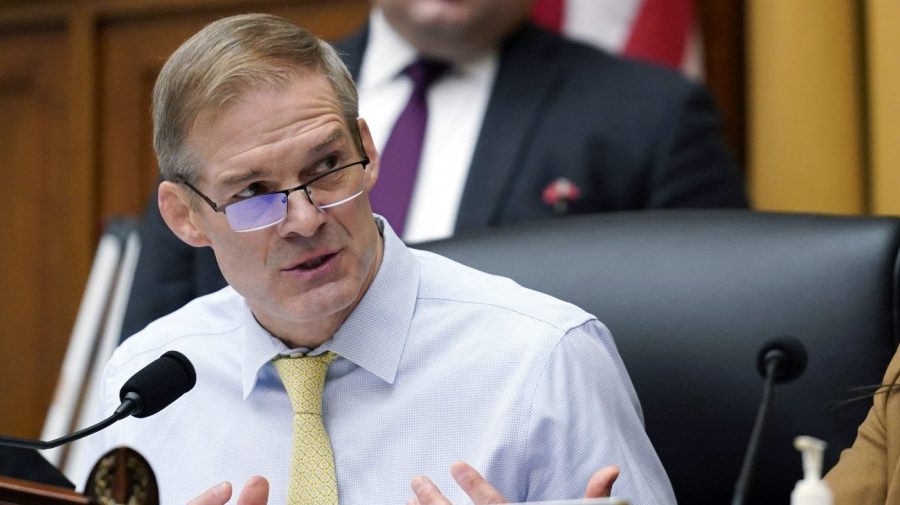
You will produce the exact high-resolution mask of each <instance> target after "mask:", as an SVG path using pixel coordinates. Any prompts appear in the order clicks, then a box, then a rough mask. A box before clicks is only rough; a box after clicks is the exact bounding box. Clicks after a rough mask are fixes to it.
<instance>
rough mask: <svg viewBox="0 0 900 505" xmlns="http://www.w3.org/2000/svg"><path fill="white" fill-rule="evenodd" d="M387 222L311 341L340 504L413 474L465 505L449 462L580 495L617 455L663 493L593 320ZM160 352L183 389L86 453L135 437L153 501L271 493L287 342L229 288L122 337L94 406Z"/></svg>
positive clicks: (97, 439)
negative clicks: (249, 483)
mask: <svg viewBox="0 0 900 505" xmlns="http://www.w3.org/2000/svg"><path fill="white" fill-rule="evenodd" d="M384 235H385V253H384V259H383V263H382V265H381V268H380V270H379V272H378V274H377V276H376V278H375V280H374V281H373V284H372V286H371V287H370V289H369V290H368V292H367V293H366V295H365V296H364V297H363V299H362V300H361V302H360V303H359V305H358V306H357V307H356V309H355V310H354V312H353V313H352V314H351V315H350V317H349V318H348V319H347V321H346V322H345V323H344V324H343V325H342V326H341V327H340V329H339V330H338V331H337V333H335V335H334V337H333V338H332V339H331V340H329V341H327V342H325V343H324V344H323V345H322V346H321V347H320V348H318V349H315V350H313V351H312V354H317V353H319V352H321V351H324V350H332V351H334V352H336V353H337V354H338V355H339V356H340V358H338V359H337V360H336V361H335V362H334V363H333V364H332V365H331V367H330V369H329V371H328V376H327V379H326V385H325V396H324V417H325V426H326V429H327V431H328V434H329V437H330V439H331V443H332V446H333V448H334V455H335V463H336V467H337V479H338V487H339V494H340V502H341V503H342V504H360V505H371V504H374V505H381V504H385V505H387V504H397V505H401V504H404V503H406V500H408V499H409V498H410V497H411V496H412V491H411V490H410V481H411V480H412V478H413V477H414V476H416V475H420V474H421V475H427V476H428V477H430V478H431V479H432V480H433V481H434V482H435V483H436V484H437V485H438V487H440V488H441V490H442V491H443V492H444V494H445V495H447V496H448V497H449V498H450V500H451V501H452V502H453V503H456V504H463V503H470V500H469V499H468V498H467V497H466V496H465V495H464V493H462V491H461V490H460V489H459V488H458V487H457V486H456V484H455V483H454V482H453V480H452V477H451V476H450V473H449V469H450V465H451V463H453V462H454V461H458V460H465V461H468V462H469V463H471V464H472V465H474V466H475V468H477V469H478V470H480V471H481V472H482V473H483V474H484V476H485V477H486V478H487V479H488V480H489V481H490V482H491V483H492V484H493V485H494V486H495V487H497V488H498V489H499V491H500V492H501V493H503V494H504V495H505V496H506V497H507V498H508V499H510V501H536V500H549V499H560V498H577V497H580V496H581V494H582V493H583V491H584V487H585V485H586V484H587V481H588V478H589V477H590V475H591V474H592V473H593V472H594V471H595V470H596V469H598V468H599V467H601V466H603V465H607V464H617V465H619V466H620V467H621V469H622V474H621V477H620V478H619V480H618V482H617V483H616V484H615V487H614V488H613V491H614V494H615V495H618V496H622V497H625V498H628V499H629V500H630V501H631V503H632V504H633V505H642V504H656V503H661V504H669V503H675V498H674V495H673V494H672V490H671V486H670V484H669V481H668V479H667V477H666V475H665V473H664V471H663V468H662V466H661V464H660V462H659V460H658V458H657V457H656V454H655V452H654V450H653V447H652V446H651V445H650V442H649V441H648V439H647V436H646V434H645V432H644V428H643V422H642V417H641V412H640V405H639V404H638V400H637V398H636V396H635V393H634V390H633V389H632V386H631V382H630V380H629V378H628V375H627V373H626V371H625V369H624V366H623V365H622V361H621V360H620V358H619V355H618V353H617V351H616V348H615V344H614V343H613V340H612V338H611V336H610V334H609V332H608V331H607V329H606V327H604V326H603V325H602V324H601V323H600V322H598V321H597V320H596V319H595V318H594V317H593V316H591V315H589V314H587V313H585V312H584V311H582V310H580V309H578V308H577V307H574V306H572V305H570V304H567V303H564V302H561V301H559V300H556V299H554V298H551V297H549V296H546V295H543V294H540V293H537V292H534V291H531V290H528V289H525V288H522V287H521V286H519V285H517V284H515V283H514V282H512V281H510V280H508V279H504V278H500V277H495V276H491V275H487V274H485V273H482V272H478V271H476V270H473V269H470V268H467V267H465V266H462V265H460V264H458V263H455V262H453V261H450V260H448V259H446V258H443V257H441V256H437V255H434V254H431V253H427V252H422V251H415V250H411V249H408V248H407V247H406V246H404V245H403V243H402V242H401V241H400V240H399V239H398V238H397V237H396V235H395V234H394V232H393V231H392V230H391V229H390V227H389V226H385V230H384ZM548 268H552V265H548ZM170 349H176V350H179V351H181V352H182V353H184V354H185V355H186V356H187V357H188V358H190V360H191V361H192V362H193V363H194V366H195V368H196V370H197V385H196V387H195V388H194V389H193V390H191V391H190V392H189V393H187V394H186V395H185V396H184V397H182V398H181V399H179V400H178V401H176V402H175V403H174V404H172V405H171V406H169V407H168V408H167V409H165V410H163V411H162V412H160V413H159V414H156V415H155V416H153V417H149V418H146V419H136V418H129V419H126V420H124V421H121V422H119V423H117V424H116V425H114V426H113V427H112V428H110V429H108V430H106V431H105V432H102V433H100V434H98V435H96V436H94V437H93V439H92V441H91V443H90V444H89V449H88V450H87V451H86V453H87V460H86V461H90V462H93V461H96V460H97V458H99V456H100V454H102V453H103V452H105V451H106V450H108V449H110V448H112V447H115V446H118V445H126V446H130V447H132V448H134V449H136V450H138V451H139V452H140V453H141V454H143V455H144V456H145V457H146V458H147V459H148V460H149V462H150V464H151V465H152V466H153V469H154V471H155V472H156V477H157V479H158V482H159V489H160V497H161V501H162V503H163V504H183V503H185V502H187V501H188V500H190V499H191V498H193V497H194V496H196V495H198V494H199V493H201V492H202V491H204V490H205V489H207V488H208V487H210V486H212V485H214V484H216V483H218V482H220V481H222V480H229V481H231V482H232V484H233V485H234V487H235V494H234V498H233V500H232V501H235V500H236V497H237V494H238V493H239V492H240V488H241V487H242V486H243V483H244V482H245V481H246V479H247V478H248V477H250V476H251V475H256V474H259V475H263V476H265V477H267V478H268V479H269V481H270V483H271V492H270V503H284V500H285V498H284V497H285V487H286V485H287V483H288V478H289V468H288V464H289V461H290V455H291V443H292V434H291V416H292V412H291V404H290V401H289V400H288V397H287V395H286V393H285V390H284V387H283V386H282V384H281V381H280V380H279V378H278V374H277V373H276V371H275V370H274V368H273V366H272V365H271V363H270V360H271V359H272V358H273V357H275V356H277V355H279V354H282V353H288V352H290V350H289V349H287V348H286V347H285V345H284V344H283V343H282V342H281V341H280V340H278V339H276V338H274V337H273V336H272V335H270V334H269V333H268V332H267V331H266V330H264V329H263V328H262V327H260V326H259V324H258V323H257V322H256V320H255V319H254V317H253V316H252V314H251V313H250V311H249V309H248V308H247V305H246V303H245V302H244V299H243V298H242V297H241V296H240V295H238V294H237V293H236V292H235V291H234V290H232V289H231V288H225V289H223V290H221V291H219V292H217V293H214V294H211V295H208V296H205V297H202V298H199V299H197V300H195V301H193V302H192V303H190V304H188V305H187V306H185V307H184V308H182V309H181V310H179V311H177V312H175V313H173V314H171V315H169V316H166V317H164V318H162V319H159V320H158V321H156V322H154V323H153V324H151V325H150V326H148V327H147V328H146V329H145V330H143V331H141V332H140V333H138V334H137V335H135V336H133V337H131V338H129V339H128V340H127V341H126V342H125V343H124V344H123V345H122V346H121V347H120V348H119V349H118V350H117V351H116V352H115V354H114V356H113V358H112V359H111V360H110V363H109V365H108V367H107V369H106V372H105V375H104V383H103V398H104V401H103V405H102V408H101V409H100V412H102V413H105V414H108V413H111V412H112V411H113V410H114V409H115V407H116V406H118V404H119V401H118V391H119V388H120V387H121V385H122V384H123V383H124V382H125V380H127V379H128V377H130V376H131V375H132V374H133V373H134V372H136V371H137V370H139V369H140V368H141V367H143V366H144V365H146V364H147V363H148V362H150V361H152V360H153V359H155V358H157V357H159V356H160V355H161V354H162V353H163V352H165V351H167V350H170ZM83 473H85V474H86V470H83ZM77 478H78V479H79V480H78V482H79V483H83V482H84V475H81V476H79V477H77Z"/></svg>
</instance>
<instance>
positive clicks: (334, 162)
mask: <svg viewBox="0 0 900 505" xmlns="http://www.w3.org/2000/svg"><path fill="white" fill-rule="evenodd" d="M336 166H338V156H337V155H336V154H333V155H331V156H329V157H327V158H325V159H324V160H322V161H320V162H319V164H318V165H316V168H315V169H313V172H312V174H311V175H312V176H313V177H315V176H317V175H322V174H324V173H325V172H327V171H329V170H331V169H333V168H335V167H336Z"/></svg>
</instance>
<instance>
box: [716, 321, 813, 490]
mask: <svg viewBox="0 0 900 505" xmlns="http://www.w3.org/2000/svg"><path fill="white" fill-rule="evenodd" d="M756 366H757V369H758V370H759V373H760V374H761V375H762V376H763V378H764V379H765V381H766V383H765V386H764V389H763V397H762V400H760V404H759V410H758V411H757V413H756V421H754V422H753V431H752V432H751V434H750V443H749V444H747V452H746V453H745V454H744V463H743V464H742V465H741V473H740V475H739V476H738V480H737V482H736V483H735V485H734V498H733V499H732V501H731V504H732V505H743V503H744V501H745V500H746V499H747V492H748V491H749V490H750V484H751V482H752V480H753V470H754V469H755V468H756V459H757V457H756V453H757V451H758V449H759V442H760V438H761V436H762V430H763V428H764V427H765V424H766V420H767V419H768V417H769V412H770V410H771V407H772V399H773V391H774V386H775V383H778V384H784V383H786V382H790V381H792V380H794V379H796V378H797V377H800V375H801V374H802V373H803V371H804V370H806V348H805V347H804V346H803V343H802V342H800V341H799V340H797V339H796V338H795V337H792V336H787V335H786V336H781V337H776V338H774V339H772V340H769V341H768V342H766V343H765V344H763V346H762V348H760V350H759V354H758V355H757V357H756Z"/></svg>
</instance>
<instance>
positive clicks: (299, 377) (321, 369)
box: [272, 351, 337, 415]
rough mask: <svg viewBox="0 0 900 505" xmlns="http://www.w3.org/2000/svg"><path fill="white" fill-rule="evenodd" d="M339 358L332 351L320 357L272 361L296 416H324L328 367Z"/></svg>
mask: <svg viewBox="0 0 900 505" xmlns="http://www.w3.org/2000/svg"><path fill="white" fill-rule="evenodd" d="M336 357H337V355H336V354H335V353H333V352H331V351H328V352H325V353H323V354H320V355H318V356H300V357H297V358H277V359H275V360H273V361H272V364H273V365H275V370H277V371H278V376H279V377H281V382H283V383H284V389H285V390H286V391H287V394H288V397H289V398H290V399H291V406H292V407H293V409H294V413H295V414H314V415H322V391H323V390H324V389H325V374H326V373H327V372H328V365H330V364H331V362H332V361H334V359H335V358H336Z"/></svg>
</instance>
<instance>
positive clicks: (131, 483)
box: [84, 447, 159, 505]
mask: <svg viewBox="0 0 900 505" xmlns="http://www.w3.org/2000/svg"><path fill="white" fill-rule="evenodd" d="M84 494H86V495H87V496H89V497H90V498H92V499H93V500H94V501H95V502H96V503H98V504H101V505H159V488H158V487H157V485H156V476H155V475H154V474H153V470H152V469H151V468H150V463H148V462H147V460H146V459H144V457H143V456H141V455H140V454H138V452H137V451H135V450H134V449H129V448H127V447H118V448H116V449H113V450H111V451H109V452H108V453H106V454H104V455H103V457H102V458H100V461H98V462H97V464H96V465H94V468H93V469H92V470H91V474H90V475H89V476H88V480H87V484H86V485H85V487H84Z"/></svg>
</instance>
